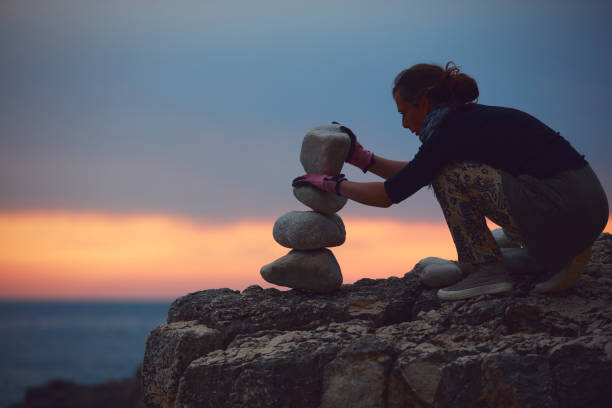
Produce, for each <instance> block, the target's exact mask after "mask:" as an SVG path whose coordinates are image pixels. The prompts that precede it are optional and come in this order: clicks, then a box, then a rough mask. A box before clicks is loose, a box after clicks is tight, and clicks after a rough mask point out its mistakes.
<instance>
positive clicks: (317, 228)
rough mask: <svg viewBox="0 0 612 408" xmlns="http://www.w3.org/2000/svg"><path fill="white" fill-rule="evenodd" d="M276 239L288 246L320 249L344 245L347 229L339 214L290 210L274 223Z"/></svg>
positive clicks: (273, 232)
mask: <svg viewBox="0 0 612 408" xmlns="http://www.w3.org/2000/svg"><path fill="white" fill-rule="evenodd" d="M272 235H273V236H274V240H275V241H276V242H278V243H279V244H281V245H282V246H284V247H287V248H293V249H319V248H325V247H335V246H339V245H342V244H343V243H344V241H345V239H346V230H345V228H344V223H343V222H342V218H340V217H339V216H338V215H337V214H331V215H326V214H322V213H319V212H315V211H290V212H288V213H287V214H285V215H283V216H282V217H280V218H279V219H278V220H276V222H275V223H274V228H273V229H272Z"/></svg>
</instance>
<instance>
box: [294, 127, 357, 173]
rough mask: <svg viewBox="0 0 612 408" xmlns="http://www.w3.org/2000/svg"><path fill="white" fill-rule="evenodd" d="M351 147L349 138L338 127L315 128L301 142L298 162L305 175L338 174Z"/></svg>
mask: <svg viewBox="0 0 612 408" xmlns="http://www.w3.org/2000/svg"><path fill="white" fill-rule="evenodd" d="M350 147H351V139H350V138H349V136H348V135H347V134H346V133H344V132H342V131H340V125H337V124H329V125H323V126H317V127H314V128H312V129H310V130H309V131H308V133H306V135H305V136H304V139H303V140H302V150H301V151H300V162H301V163H302V166H304V170H306V173H309V174H310V173H324V174H328V175H330V176H335V175H336V174H339V173H340V171H341V170H342V166H343V165H344V160H345V159H346V156H347V155H348V151H349V149H350Z"/></svg>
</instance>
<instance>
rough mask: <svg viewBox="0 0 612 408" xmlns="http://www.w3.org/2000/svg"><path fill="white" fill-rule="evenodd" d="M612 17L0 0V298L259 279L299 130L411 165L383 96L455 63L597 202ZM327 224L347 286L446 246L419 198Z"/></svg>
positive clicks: (470, 0) (599, 10)
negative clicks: (562, 141)
mask: <svg viewBox="0 0 612 408" xmlns="http://www.w3.org/2000/svg"><path fill="white" fill-rule="evenodd" d="M611 15H612V3H611V2H609V1H595V0H590V1H589V0H587V1H583V2H576V1H567V0H557V1H552V0H543V1H524V0H518V1H513V2H508V1H496V0H493V1H485V0H479V1H476V0H467V1H460V2H459V1H436V0H430V1H417V0H406V1H394V0H382V1H380V0H379V1H369V0H353V1H343V0H338V1H333V0H331V1H330V0H327V1H319V0H310V1H280V0H278V1H277V0H263V1H258V2H250V1H231V0H226V1H209V0H200V1H188V0H177V1H173V2H167V1H156V0H147V1H144V0H137V1H126V0H122V1H117V0H110V1H105V2H98V1H92V0H81V1H76V0H55V1H43V0H22V1H15V0H5V1H2V2H1V3H0V89H2V92H1V93H0V239H1V241H0V242H2V246H0V298H3V297H4V298H19V297H25V298H43V297H49V298H79V297H84V298H91V297H102V298H105V297H138V298H149V297H161V298H172V297H176V296H180V295H183V294H185V293H187V292H191V291H196V290H200V289H206V288H210V287H232V288H235V289H241V288H244V287H246V286H248V285H250V284H259V285H262V286H265V285H266V283H265V282H263V280H262V279H261V277H260V276H259V268H260V267H261V266H262V265H263V264H265V263H268V262H271V261H273V260H274V259H275V258H277V257H279V256H281V255H283V254H284V253H286V251H287V249H285V248H282V247H280V246H279V245H277V244H276V243H275V242H274V241H273V239H272V233H271V231H272V225H273V223H274V221H275V220H276V218H278V217H280V216H281V215H283V214H284V213H286V212H288V211H292V210H306V209H307V208H306V207H304V206H303V205H302V204H300V203H299V202H297V201H296V200H295V198H294V197H293V194H292V192H291V186H290V183H291V180H292V179H293V178H294V177H296V176H298V175H301V174H303V172H304V171H303V168H302V167H301V165H300V163H299V152H300V146H301V142H302V137H303V136H304V134H305V133H306V132H307V131H308V130H309V129H310V128H312V127H314V126H317V125H320V124H325V123H329V122H330V121H334V120H335V121H338V122H340V123H342V124H344V125H346V126H348V127H350V128H351V129H352V130H353V131H354V132H355V133H356V134H357V136H358V138H359V140H360V142H361V143H362V144H363V145H364V146H365V147H366V148H367V149H369V150H372V151H373V152H374V153H375V154H378V155H380V156H383V157H387V158H390V159H396V160H410V159H411V158H412V156H413V155H414V154H415V152H416V151H417V149H418V146H419V143H420V142H419V141H418V139H417V137H416V136H415V135H413V134H412V133H410V132H409V131H408V130H406V129H403V128H402V127H401V117H400V116H399V114H398V113H397V109H396V107H395V104H394V101H393V99H392V97H391V84H392V81H393V78H394V77H395V75H396V74H397V73H398V72H399V71H401V70H402V69H404V68H407V67H409V66H411V65H413V64H416V63H420V62H429V63H432V62H433V63H437V64H441V65H443V64H445V63H446V62H447V61H451V60H452V61H454V62H455V63H456V64H457V65H458V66H459V67H460V68H461V69H462V71H464V72H466V73H467V74H468V75H470V76H472V77H474V78H475V79H476V80H477V82H478V84H479V88H480V98H479V102H480V103H484V104H489V105H499V106H508V107H513V108H517V109H521V110H524V111H526V112H528V113H530V114H532V115H534V116H536V117H537V118H539V119H540V120H542V121H543V122H544V123H546V124H548V125H549V126H550V127H552V128H553V129H555V130H557V131H559V132H560V133H561V135H563V136H564V137H565V138H566V139H567V140H569V141H570V143H571V144H572V145H573V146H574V147H575V148H576V149H577V150H578V151H579V152H580V153H581V154H584V155H585V157H586V159H587V160H588V161H589V163H590V164H591V166H592V167H593V169H594V170H595V172H596V173H597V174H598V175H599V177H600V179H601V182H602V184H603V186H604V189H605V190H606V192H607V194H608V196H610V192H612V164H611V162H610V160H609V159H608V156H609V152H610V151H611V150H612V149H611V147H612V141H611V140H612V138H610V136H609V135H610V134H611V132H612V117H611V116H610V115H609V113H608V110H609V109H608V106H607V105H608V95H609V94H610V92H612V77H611V76H610V74H609V67H610V66H612V54H611V53H610V52H609V40H610V38H612V27H611V26H610V25H609V23H608V22H609V17H610V16H611ZM344 172H345V173H346V174H347V176H348V177H349V179H351V180H354V181H374V180H376V178H375V176H372V175H369V174H366V175H363V174H362V173H361V172H360V171H359V170H356V169H353V168H351V166H347V167H345V168H344ZM340 215H341V216H342V217H343V219H344V220H345V225H346V227H347V242H346V244H345V245H344V246H342V247H340V248H337V249H334V253H336V255H337V257H338V260H339V262H340V265H341V267H342V270H343V274H344V278H345V282H351V281H354V280H356V279H358V278H360V277H387V276H401V275H403V274H404V273H405V272H408V271H409V270H410V269H411V268H412V265H414V263H415V262H416V261H418V259H420V258H424V257H426V256H441V257H449V258H452V257H453V256H456V253H455V252H454V249H453V248H452V241H451V240H450V235H449V234H448V231H446V230H445V226H444V219H443V217H442V214H441V211H440V209H439V207H438V205H437V203H436V201H435V199H434V197H433V194H432V192H431V191H430V190H427V189H423V190H422V191H420V192H418V193H417V194H416V195H415V196H413V197H410V198H409V199H408V200H406V201H404V202H402V203H401V204H399V205H396V206H393V207H391V208H389V209H379V208H371V207H367V206H363V205H360V204H357V203H353V202H350V203H349V204H347V206H346V207H345V208H344V209H342V210H341V212H340ZM396 228H399V230H397V231H401V232H398V233H389V231H396ZM608 230H609V228H608ZM426 240H429V241H427V243H425V241H426ZM384 248H394V252H389V251H388V250H385V249H384ZM364 254H365V255H364ZM364 256H365V258H364ZM357 259H359V262H357V261H356V260H357ZM268 286H269V285H268Z"/></svg>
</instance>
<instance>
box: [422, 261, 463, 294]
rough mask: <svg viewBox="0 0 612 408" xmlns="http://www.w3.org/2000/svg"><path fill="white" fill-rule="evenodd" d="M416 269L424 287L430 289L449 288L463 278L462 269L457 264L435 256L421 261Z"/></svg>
mask: <svg viewBox="0 0 612 408" xmlns="http://www.w3.org/2000/svg"><path fill="white" fill-rule="evenodd" d="M414 268H415V271H417V273H418V274H419V276H420V277H421V282H422V283H423V285H425V286H427V287H429V288H441V287H444V286H449V285H452V284H453V283H455V282H458V281H459V280H460V279H461V277H462V273H461V269H460V268H459V266H458V265H457V264H456V263H454V262H451V261H447V260H446V259H442V258H436V257H433V256H430V257H428V258H425V259H423V260H421V261H420V262H419V263H418V264H416V265H415V267H414Z"/></svg>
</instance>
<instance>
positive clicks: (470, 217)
mask: <svg viewBox="0 0 612 408" xmlns="http://www.w3.org/2000/svg"><path fill="white" fill-rule="evenodd" d="M432 187H433V190H434V193H435V196H436V198H437V200H438V203H439V204H440V207H441V208H442V212H443V213H444V218H445V219H446V223H447V224H448V228H449V230H450V233H451V235H452V238H453V242H454V243H455V248H456V249H457V256H458V261H459V263H460V264H472V265H475V264H483V263H492V262H501V261H502V254H501V250H500V248H499V246H498V245H497V243H496V241H495V239H494V238H493V235H492V234H491V231H490V230H489V228H488V227H487V223H486V219H485V217H486V218H488V219H490V220H491V221H493V222H494V223H495V224H497V225H499V226H501V227H503V228H504V230H506V231H507V232H508V233H510V234H513V235H514V237H517V238H518V237H520V230H519V227H518V226H517V223H516V221H515V219H514V217H513V216H512V213H511V208H510V203H509V201H508V199H507V197H506V195H505V194H504V188H503V183H502V173H501V172H500V171H499V170H497V169H495V168H494V167H491V166H489V165H487V164H482V163H475V162H454V163H451V164H449V165H447V166H446V167H444V168H443V169H442V171H440V173H439V174H438V176H437V177H436V178H435V180H434V181H433V183H432Z"/></svg>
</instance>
